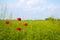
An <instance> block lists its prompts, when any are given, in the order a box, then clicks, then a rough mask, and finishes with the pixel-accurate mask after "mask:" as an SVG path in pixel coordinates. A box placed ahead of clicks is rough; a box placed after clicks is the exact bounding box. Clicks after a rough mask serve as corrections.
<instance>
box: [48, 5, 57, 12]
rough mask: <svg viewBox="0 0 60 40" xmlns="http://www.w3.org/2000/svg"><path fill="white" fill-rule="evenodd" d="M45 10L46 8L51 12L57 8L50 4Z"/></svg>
mask: <svg viewBox="0 0 60 40" xmlns="http://www.w3.org/2000/svg"><path fill="white" fill-rule="evenodd" d="M47 8H48V10H51V11H53V10H55V9H56V8H57V7H56V6H55V5H54V4H50V5H49V6H48V7H47Z"/></svg>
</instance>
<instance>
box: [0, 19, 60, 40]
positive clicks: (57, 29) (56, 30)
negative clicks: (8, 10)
mask: <svg viewBox="0 0 60 40" xmlns="http://www.w3.org/2000/svg"><path fill="white" fill-rule="evenodd" d="M5 21H6V20H0V40H60V25H59V24H60V21H54V23H53V22H52V21H49V20H45V21H44V20H43V21H42V20H27V21H26V20H22V21H21V22H20V24H19V22H18V21H17V20H10V22H11V23H10V24H9V25H6V24H5ZM24 22H27V23H28V26H27V27H24V26H23V24H24ZM18 24H19V25H20V26H18ZM17 27H21V28H22V30H21V31H18V30H16V28H17Z"/></svg>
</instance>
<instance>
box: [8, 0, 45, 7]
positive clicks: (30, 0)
mask: <svg viewBox="0 0 60 40" xmlns="http://www.w3.org/2000/svg"><path fill="white" fill-rule="evenodd" d="M45 3H46V1H44V0H43V1H42V0H19V1H18V2H17V3H13V4H8V7H9V8H20V7H25V6H28V7H29V6H32V5H35V4H37V5H38V4H45Z"/></svg>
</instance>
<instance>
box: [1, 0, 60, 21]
mask: <svg viewBox="0 0 60 40" xmlns="http://www.w3.org/2000/svg"><path fill="white" fill-rule="evenodd" d="M5 8H6V18H9V16H10V14H11V13H12V15H13V16H12V18H13V19H16V18H18V17H21V18H22V19H33V20H35V19H45V18H48V17H51V16H53V17H55V18H60V0H0V14H1V12H3V10H2V11H1V9H5Z"/></svg>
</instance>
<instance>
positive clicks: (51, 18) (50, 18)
mask: <svg viewBox="0 0 60 40" xmlns="http://www.w3.org/2000/svg"><path fill="white" fill-rule="evenodd" d="M45 20H52V21H54V20H56V19H55V18H53V17H49V18H46V19H45Z"/></svg>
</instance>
